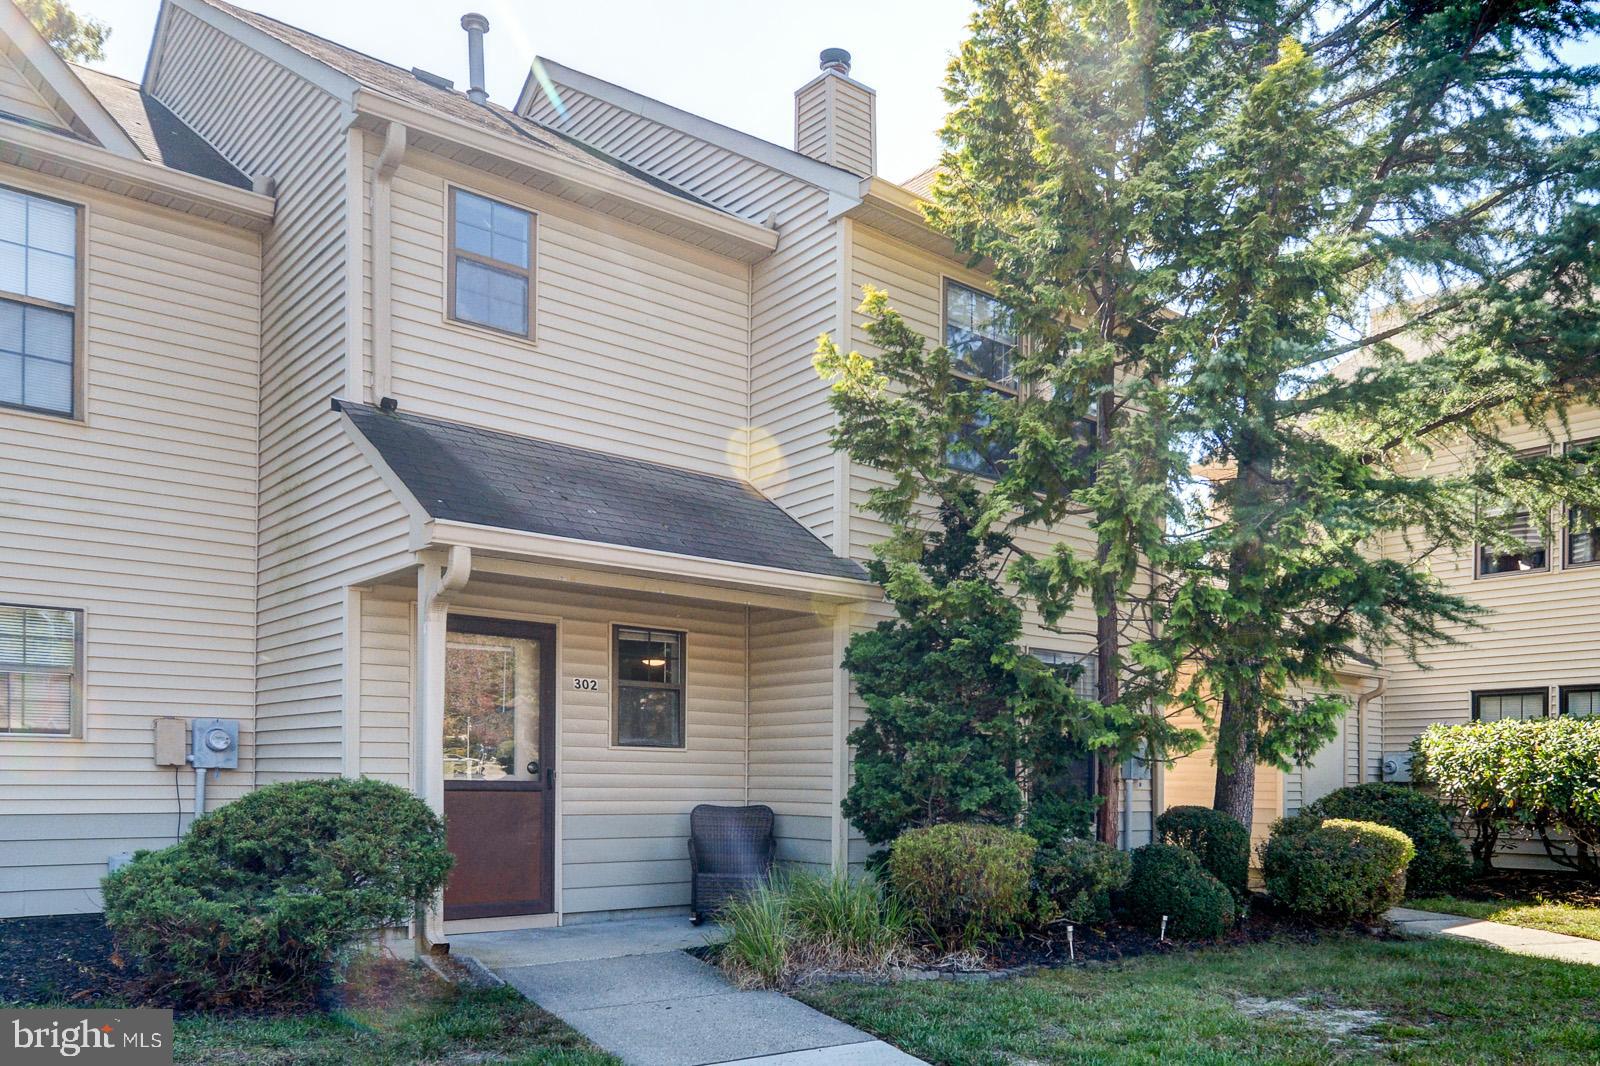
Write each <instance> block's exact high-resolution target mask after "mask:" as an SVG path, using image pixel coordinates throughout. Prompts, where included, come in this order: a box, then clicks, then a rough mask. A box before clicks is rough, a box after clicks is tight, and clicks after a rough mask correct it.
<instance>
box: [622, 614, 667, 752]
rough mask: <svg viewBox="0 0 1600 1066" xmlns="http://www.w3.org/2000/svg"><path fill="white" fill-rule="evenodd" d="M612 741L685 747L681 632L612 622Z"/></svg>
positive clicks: (636, 745)
mask: <svg viewBox="0 0 1600 1066" xmlns="http://www.w3.org/2000/svg"><path fill="white" fill-rule="evenodd" d="M614 635H615V645H616V653H615V654H616V678H617V684H616V689H617V694H616V703H615V716H614V717H615V721H614V724H613V741H614V742H615V743H616V744H617V746H618V747H625V748H681V747H684V683H683V667H684V662H683V655H684V634H683V633H680V632H676V631H674V630H664V629H649V628H646V627H643V626H617V627H615V629H614Z"/></svg>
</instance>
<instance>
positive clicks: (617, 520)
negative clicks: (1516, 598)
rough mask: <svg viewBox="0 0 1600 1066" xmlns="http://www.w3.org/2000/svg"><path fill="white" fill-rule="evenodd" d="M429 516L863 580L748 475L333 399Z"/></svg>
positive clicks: (854, 567) (857, 568)
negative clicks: (667, 463) (729, 475)
mask: <svg viewBox="0 0 1600 1066" xmlns="http://www.w3.org/2000/svg"><path fill="white" fill-rule="evenodd" d="M334 407H335V409H336V410H339V411H342V412H344V413H345V414H346V415H347V416H349V418H350V420H351V422H353V423H354V424H355V427H356V429H358V430H359V431H360V432H361V434H362V435H363V436H365V437H366V439H367V440H368V441H369V442H371V444H372V446H373V447H374V448H376V449H377V451H378V454H379V455H381V456H382V457H383V461H384V462H385V463H387V464H388V465H389V468H390V469H391V470H393V471H394V473H395V475H396V476H397V477H399V479H400V480H401V481H402V482H403V483H404V484H405V486H406V488H407V489H409V490H410V491H411V494H412V495H413V496H415V497H416V498H417V500H418V502H420V503H421V504H422V506H423V507H424V508H425V509H426V510H427V512H428V514H429V515H431V516H432V517H434V518H436V519H440V520H442V521H451V522H469V523H472V524H475V525H483V526H495V527H499V528H502V529H514V530H521V531H524V532H529V533H542V534H546V535H549V536H555V537H567V538H571V539H574V540H586V541H596V542H599V543H603V544H621V545H626V546H628V547H632V548H646V549H650V550H653V551H663V552H674V553H677V554H680V555H691V556H696V557H698V558H702V559H719V560H722V561H724V562H732V563H747V564H750V565H753V566H765V567H775V568H777V569H780V570H790V571H796V572H799V573H806V574H819V575H823V576H827V577H845V578H857V579H861V580H865V579H866V573H865V572H864V571H863V570H862V569H861V567H860V566H858V565H857V564H856V563H854V562H851V561H850V560H848V559H841V558H839V557H838V556H836V555H834V554H833V553H832V552H831V551H829V550H828V546H827V545H825V544H824V543H822V541H820V540H818V539H817V537H816V536H815V535H813V534H812V533H811V531H810V530H808V529H806V528H805V527H804V526H802V525H801V524H800V523H799V522H797V521H795V520H794V519H793V518H791V517H790V516H789V515H788V513H787V512H785V511H784V510H783V509H782V508H781V507H779V506H778V505H777V504H775V503H773V502H772V501H771V500H769V499H767V498H766V497H765V496H763V495H761V493H760V492H758V491H757V490H756V489H755V488H754V487H753V486H751V485H750V484H748V483H747V482H744V481H740V480H738V479H735V478H725V477H715V476H712V475H710V474H697V473H694V472H691V471H688V470H680V469H678V468H677V467H671V466H665V465H663V464H660V463H651V462H645V461H644V460H640V459H626V458H623V457H621V456H616V455H609V454H607V453H605V452H597V451H592V450H590V449H587V448H575V447H572V446H571V445H567V444H556V443H554V442H552V441H547V440H539V439H536V438H534V437H523V436H519V435H517V434H514V433H501V432H498V431H495V430H489V429H481V428H479V427H476V426H469V425H465V424H463V423H460V422H448V421H444V420H442V419H437V418H426V417H423V416H421V415H414V414H409V413H405V412H400V411H394V412H385V411H381V410H379V409H378V408H376V407H373V406H371V405H369V404H358V403H349V402H346V401H340V400H336V401H334Z"/></svg>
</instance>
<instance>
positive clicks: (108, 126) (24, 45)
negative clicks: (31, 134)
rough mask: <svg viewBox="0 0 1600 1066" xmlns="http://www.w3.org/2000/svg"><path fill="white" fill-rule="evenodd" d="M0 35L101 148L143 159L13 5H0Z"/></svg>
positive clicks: (139, 152)
mask: <svg viewBox="0 0 1600 1066" xmlns="http://www.w3.org/2000/svg"><path fill="white" fill-rule="evenodd" d="M0 34H4V35H5V36H6V37H7V39H9V40H10V41H11V43H12V44H13V45H14V46H15V47H16V48H17V50H18V51H19V52H21V53H22V58H23V61H24V62H26V63H27V64H28V65H29V66H31V67H33V69H34V70H36V71H37V72H38V73H39V76H40V77H41V78H43V79H44V82H45V84H46V85H48V86H50V89H51V91H52V92H54V93H55V94H56V95H57V96H59V97H60V98H61V102H62V103H64V104H65V105H66V106H67V109H68V110H69V111H71V112H72V114H73V117H75V118H76V119H77V120H78V121H79V122H82V123H83V125H84V128H85V129H87V130H88V131H89V132H90V133H91V134H93V135H94V138H95V140H97V141H99V142H100V147H102V148H104V149H105V150H106V151H108V152H113V153H115V154H116V155H119V156H121V157H123V158H124V159H143V158H144V153H143V152H141V151H139V146H138V145H136V144H134V143H133V138H131V137H129V136H128V133H127V131H126V130H124V129H123V128H122V126H121V124H120V123H118V122H117V120H116V119H114V118H112V117H111V113H110V112H109V111H107V110H106V109H105V105H104V104H102V103H101V102H100V100H99V98H97V97H96V96H95V95H94V94H93V93H91V92H90V91H89V90H88V89H86V88H84V85H83V82H81V81H79V80H78V76H77V75H76V74H74V73H73V72H72V68H71V67H70V66H68V65H67V61H66V60H64V59H62V58H61V57H60V56H58V55H56V52H55V49H53V48H51V47H50V43H49V42H48V41H46V40H45V39H44V37H43V36H42V35H41V34H40V33H39V31H38V30H36V29H34V27H33V23H31V22H29V21H28V17H27V16H26V15H24V14H23V13H22V11H21V9H19V8H18V7H17V6H16V5H15V4H12V3H0Z"/></svg>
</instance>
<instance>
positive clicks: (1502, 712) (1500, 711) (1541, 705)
mask: <svg viewBox="0 0 1600 1066" xmlns="http://www.w3.org/2000/svg"><path fill="white" fill-rule="evenodd" d="M1549 700H1550V693H1549V691H1548V690H1547V689H1542V688H1528V689H1508V690H1506V691H1503V692H1474V693H1473V694H1472V720H1473V721H1475V722H1498V721H1500V720H1501V719H1503V718H1515V719H1517V720H1518V721H1527V720H1528V719H1530V718H1543V717H1544V716H1545V713H1546V708H1547V707H1548V706H1549Z"/></svg>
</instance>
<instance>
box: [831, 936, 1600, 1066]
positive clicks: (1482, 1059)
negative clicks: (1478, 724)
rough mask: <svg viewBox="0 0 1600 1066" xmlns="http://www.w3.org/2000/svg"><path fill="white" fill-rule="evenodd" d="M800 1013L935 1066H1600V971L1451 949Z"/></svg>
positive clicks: (861, 990)
mask: <svg viewBox="0 0 1600 1066" xmlns="http://www.w3.org/2000/svg"><path fill="white" fill-rule="evenodd" d="M801 998H803V999H805V1000H806V1001H807V1002H808V1003H811V1004H812V1005H813V1006H815V1007H817V1008H819V1009H821V1010H823V1011H826V1012H828V1013H829V1014H833V1015H835V1016H836V1017H839V1018H842V1019H844V1020H845V1021H848V1022H851V1023H853V1024H855V1025H858V1026H860V1027H862V1028H864V1029H868V1030H870V1031H872V1032H874V1033H876V1034H878V1035H879V1036H882V1037H883V1038H885V1039H886V1040H889V1041H890V1042H891V1043H894V1044H897V1045H899V1046H900V1047H902V1048H904V1049H905V1050H907V1051H909V1052H911V1053H912V1054H914V1055H918V1056H920V1057H922V1058H924V1059H926V1060H928V1061H929V1062H932V1063H951V1064H954V1063H962V1064H968V1063H970V1064H975V1066H976V1064H984V1066H991V1064H992V1066H1028V1064H1033V1063H1085V1064H1087V1063H1096V1064H1100V1063H1106V1064H1130V1063H1179V1062H1181V1063H1185V1064H1194V1066H1222V1064H1243V1063H1304V1064H1306V1066H1311V1064H1313V1063H1324V1062H1330V1061H1334V1062H1339V1061H1342V1062H1360V1063H1368V1062H1397V1063H1440V1064H1444V1063H1449V1064H1452V1066H1455V1064H1469V1063H1485V1064H1487V1063H1495V1064H1500V1063H1524V1064H1533V1063H1590V1064H1592V1063H1595V1062H1600V967H1592V966H1579V965H1569V964H1565V963H1557V962H1550V961H1546V960H1542V959H1533V958H1527V957H1524V956H1517V955H1505V954H1501V953H1499V952H1496V951H1492V950H1490V949H1487V948H1481V947H1477V946H1474V945H1471V944H1462V943H1457V942H1452V941H1445V940H1403V941H1401V940H1388V941H1378V940H1370V939H1365V938H1355V937H1334V938H1330V939H1328V940H1325V941H1323V942H1322V943H1317V944H1305V943H1299V942H1291V941H1276V942H1271V943H1263V944H1254V945H1249V946H1246V947H1239V948H1218V949H1211V950H1200V951H1193V952H1179V953H1174V954H1171V955H1165V956H1146V957H1143V958H1138V959H1131V960H1128V961H1125V962H1121V963H1112V964H1095V965H1089V966H1084V967H1076V968H1070V969H1063V970H1052V971H1045V972H1041V973H1038V974H1035V975H1031V976H1027V977H1020V978H1014V979H1010V980H1005V981H996V982H976V981H974V982H966V981H903V982H898V983H892V984H877V985H868V984H854V983H851V984H832V985H823V986H817V987H814V988H811V989H809V990H806V991H804V992H802V994H801ZM1369 1012H1370V1013H1369Z"/></svg>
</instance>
